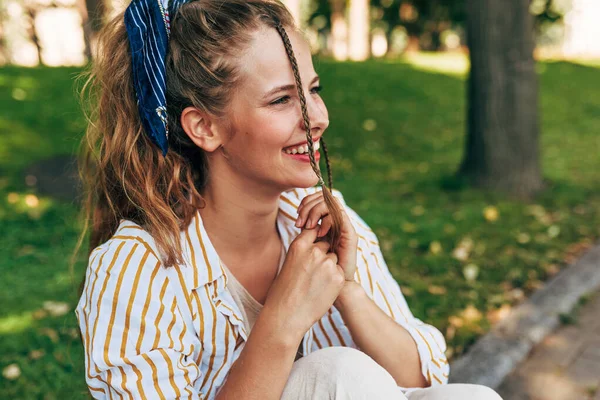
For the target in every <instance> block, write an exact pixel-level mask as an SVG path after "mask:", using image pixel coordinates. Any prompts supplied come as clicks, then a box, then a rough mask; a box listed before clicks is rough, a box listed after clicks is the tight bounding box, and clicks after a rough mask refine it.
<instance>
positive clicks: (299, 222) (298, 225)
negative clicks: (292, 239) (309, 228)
mask: <svg viewBox="0 0 600 400" xmlns="http://www.w3.org/2000/svg"><path fill="white" fill-rule="evenodd" d="M296 226H297V227H300V226H302V218H301V217H298V219H297V220H296Z"/></svg>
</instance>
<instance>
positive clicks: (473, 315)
mask: <svg viewBox="0 0 600 400" xmlns="http://www.w3.org/2000/svg"><path fill="white" fill-rule="evenodd" d="M461 315H462V316H463V318H464V319H465V321H468V322H476V321H479V320H480V319H481V317H482V316H483V315H482V314H481V311H479V310H478V309H477V308H475V306H474V305H472V304H469V305H468V306H467V308H465V309H464V310H463V311H462V313H461Z"/></svg>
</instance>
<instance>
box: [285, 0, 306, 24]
mask: <svg viewBox="0 0 600 400" xmlns="http://www.w3.org/2000/svg"><path fill="white" fill-rule="evenodd" d="M300 1H301V0H283V4H285V6H286V7H287V9H288V10H290V13H291V14H292V16H293V17H294V21H296V24H297V25H298V26H299V27H302V26H303V25H304V24H303V21H302V20H301V7H300Z"/></svg>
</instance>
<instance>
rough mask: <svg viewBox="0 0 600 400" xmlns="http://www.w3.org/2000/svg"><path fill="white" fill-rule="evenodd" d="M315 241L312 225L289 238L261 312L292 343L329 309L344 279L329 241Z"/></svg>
mask: <svg viewBox="0 0 600 400" xmlns="http://www.w3.org/2000/svg"><path fill="white" fill-rule="evenodd" d="M316 240H317V229H316V228H314V229H304V230H302V232H300V234H299V235H298V236H297V237H296V238H295V239H294V240H293V241H292V243H291V244H290V247H289V249H288V253H287V255H286V258H285V262H284V263H283V266H282V267H281V272H280V273H279V275H278V276H277V278H276V279H275V282H273V284H272V285H271V288H270V289H269V293H268V295H267V300H266V301H265V306H264V308H263V311H261V315H262V314H265V315H267V316H268V317H267V318H269V317H272V318H269V320H270V321H275V325H274V326H272V328H273V331H274V332H286V333H290V332H291V334H292V336H293V337H294V340H297V343H296V346H297V345H298V343H300V340H301V339H302V336H303V335H304V334H305V333H306V331H307V330H308V329H310V327H311V326H312V325H313V324H314V323H315V322H317V321H318V320H319V319H320V318H321V317H322V316H323V315H324V314H325V313H326V312H327V310H329V308H330V307H331V305H332V304H333V303H334V302H335V300H336V299H337V298H338V297H339V294H340V291H341V290H342V289H343V288H344V284H345V282H346V281H345V280H344V271H343V270H342V268H341V266H340V265H339V264H338V257H337V255H336V254H335V253H329V243H328V242H326V241H322V242H316V243H315V241H316Z"/></svg>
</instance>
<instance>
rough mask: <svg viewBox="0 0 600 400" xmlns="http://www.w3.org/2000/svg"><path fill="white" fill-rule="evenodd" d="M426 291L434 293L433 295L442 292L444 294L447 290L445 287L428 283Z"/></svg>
mask: <svg viewBox="0 0 600 400" xmlns="http://www.w3.org/2000/svg"><path fill="white" fill-rule="evenodd" d="M427 291H428V292H429V293H431V294H435V295H442V294H446V293H447V292H448V291H447V290H446V288H445V287H443V286H437V285H429V287H428V288H427Z"/></svg>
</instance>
